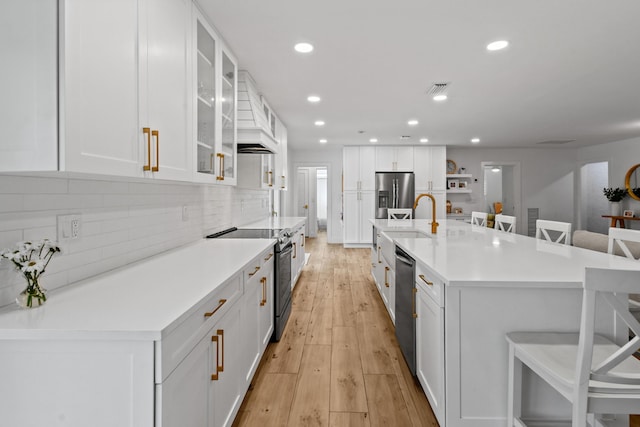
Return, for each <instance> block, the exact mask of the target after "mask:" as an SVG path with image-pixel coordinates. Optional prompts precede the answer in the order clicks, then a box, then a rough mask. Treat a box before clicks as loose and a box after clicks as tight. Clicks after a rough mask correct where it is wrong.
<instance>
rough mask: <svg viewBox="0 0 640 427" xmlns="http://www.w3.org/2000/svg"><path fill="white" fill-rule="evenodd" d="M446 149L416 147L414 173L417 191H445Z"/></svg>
mask: <svg viewBox="0 0 640 427" xmlns="http://www.w3.org/2000/svg"><path fill="white" fill-rule="evenodd" d="M446 156H447V151H446V147H414V157H413V159H414V169H413V170H414V173H415V188H416V190H421V191H422V192H424V191H445V190H446V189H447V185H446V184H447V183H446V166H447V159H446Z"/></svg>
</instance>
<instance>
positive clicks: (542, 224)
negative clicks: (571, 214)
mask: <svg viewBox="0 0 640 427" xmlns="http://www.w3.org/2000/svg"><path fill="white" fill-rule="evenodd" d="M549 231H552V232H555V233H559V235H558V237H557V238H556V239H555V240H554V239H552V238H551V236H550V235H549ZM536 239H543V240H548V241H549V242H554V243H564V244H565V245H570V244H571V223H569V222H559V221H547V220H545V219H539V220H537V221H536Z"/></svg>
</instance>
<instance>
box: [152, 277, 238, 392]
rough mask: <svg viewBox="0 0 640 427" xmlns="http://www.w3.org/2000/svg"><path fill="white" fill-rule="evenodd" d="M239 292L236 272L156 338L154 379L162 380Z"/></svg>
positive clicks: (224, 311) (226, 308) (236, 299)
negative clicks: (167, 333)
mask: <svg viewBox="0 0 640 427" xmlns="http://www.w3.org/2000/svg"><path fill="white" fill-rule="evenodd" d="M241 295H242V276H241V275H240V274H238V275H236V276H235V277H234V278H232V279H230V280H229V281H227V282H226V283H224V284H222V285H220V286H219V287H218V288H217V289H216V290H215V291H214V294H213V295H212V296H210V297H209V298H207V299H206V300H204V301H203V302H201V303H199V304H198V307H197V308H196V309H195V311H194V313H193V314H191V315H189V316H188V317H187V318H186V319H185V320H184V321H183V322H182V323H181V324H180V325H178V327H177V328H176V329H174V330H173V331H172V332H170V333H169V335H167V336H166V337H163V338H162V340H161V341H158V342H156V347H157V348H156V357H157V356H158V355H160V360H157V361H156V362H157V363H156V382H157V383H159V382H162V381H163V380H164V379H165V378H167V376H169V374H170V373H171V372H172V371H173V370H174V369H175V368H176V366H177V365H178V363H179V362H180V361H181V360H182V359H183V358H184V357H186V355H187V354H188V353H189V351H191V349H192V348H193V347H194V346H195V345H196V344H197V343H198V341H199V340H200V339H201V337H202V336H203V334H205V333H206V332H207V331H208V330H209V329H211V327H212V326H213V325H214V324H215V323H216V322H217V321H218V319H220V317H222V316H223V315H224V313H226V312H227V311H228V309H229V307H231V306H232V305H234V304H235V303H236V302H237V301H238V300H239V299H240V296H241Z"/></svg>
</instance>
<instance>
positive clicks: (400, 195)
mask: <svg viewBox="0 0 640 427" xmlns="http://www.w3.org/2000/svg"><path fill="white" fill-rule="evenodd" d="M414 198H415V184H414V176H413V172H377V173H376V218H387V209H389V208H405V209H413V200H414Z"/></svg>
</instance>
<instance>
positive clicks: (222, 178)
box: [216, 153, 224, 181]
mask: <svg viewBox="0 0 640 427" xmlns="http://www.w3.org/2000/svg"><path fill="white" fill-rule="evenodd" d="M216 156H218V159H220V175H218V176H217V177H216V180H217V181H224V154H223V153H217V154H216Z"/></svg>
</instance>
